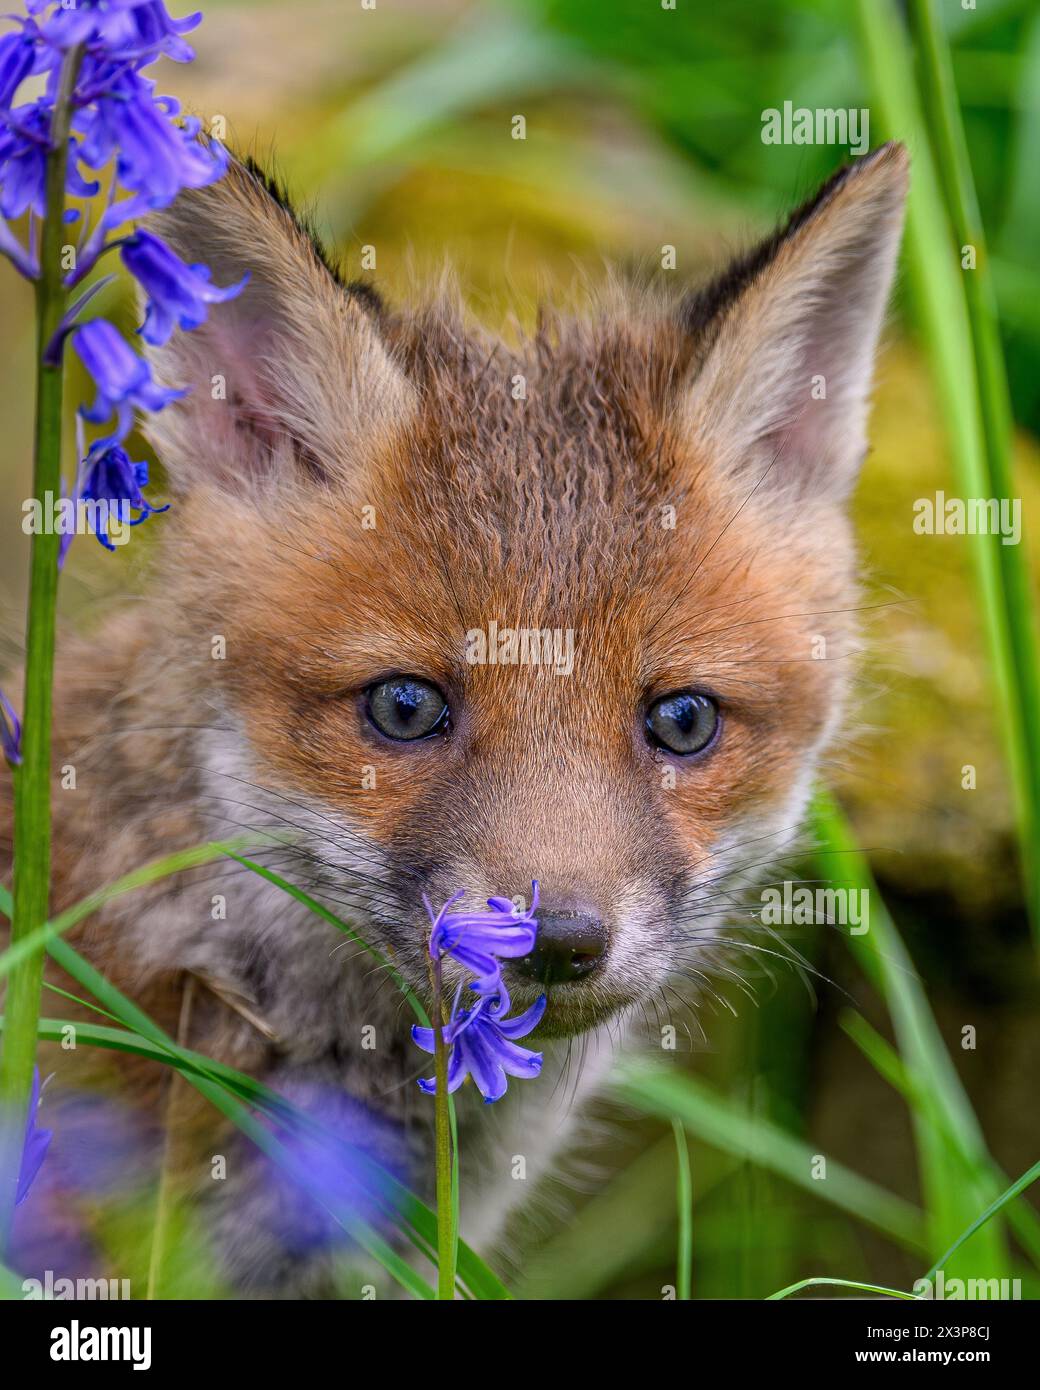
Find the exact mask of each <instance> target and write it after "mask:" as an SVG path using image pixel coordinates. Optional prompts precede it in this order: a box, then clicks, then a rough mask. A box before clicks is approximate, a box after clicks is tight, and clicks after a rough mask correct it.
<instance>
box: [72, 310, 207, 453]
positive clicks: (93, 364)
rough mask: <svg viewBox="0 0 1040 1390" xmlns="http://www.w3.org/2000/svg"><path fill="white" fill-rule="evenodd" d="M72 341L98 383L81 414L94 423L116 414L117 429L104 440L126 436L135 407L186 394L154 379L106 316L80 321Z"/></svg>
mask: <svg viewBox="0 0 1040 1390" xmlns="http://www.w3.org/2000/svg"><path fill="white" fill-rule="evenodd" d="M72 343H73V346H74V347H75V349H76V352H77V354H78V355H79V359H80V361H81V362H82V363H83V365H84V367H86V369H87V371H88V372H89V373H90V375H91V376H92V377H93V379H94V384H95V385H96V386H97V398H96V400H95V401H94V404H93V405H92V406H91V407H90V408H89V409H87V408H86V407H84V406H80V414H81V415H82V416H83V418H84V419H85V420H89V421H90V422H91V423H92V424H95V425H99V424H103V423H104V422H105V421H107V420H109V419H111V417H112V415H113V413H115V414H116V416H117V418H118V431H117V433H116V435H115V436H114V437H112V438H107V439H106V440H105V441H103V442H104V443H106V444H107V443H112V442H113V440H122V439H125V438H126V436H127V435H128V434H129V433H130V428H131V426H132V424H133V413H134V410H135V408H140V409H141V410H162V409H163V408H164V407H165V406H167V405H169V403H170V402H171V401H175V400H177V399H179V398H180V397H181V396H184V395H187V392H186V391H174V390H171V389H168V388H166V387H163V386H159V385H158V384H157V383H156V382H154V381H153V380H152V373H151V370H150V368H149V366H148V363H147V362H146V361H145V360H144V358H142V357H138V355H137V353H136V352H134V350H133V348H131V347H130V345H129V344H128V343H127V342H126V340H125V339H124V338H123V337H122V336H121V335H120V334H119V332H118V331H117V330H116V329H115V328H113V326H112V325H111V324H110V323H109V322H108V321H107V320H105V319H91V320H90V322H89V323H84V324H82V325H81V326H80V327H79V328H77V329H76V330H75V332H74V333H73V335H72Z"/></svg>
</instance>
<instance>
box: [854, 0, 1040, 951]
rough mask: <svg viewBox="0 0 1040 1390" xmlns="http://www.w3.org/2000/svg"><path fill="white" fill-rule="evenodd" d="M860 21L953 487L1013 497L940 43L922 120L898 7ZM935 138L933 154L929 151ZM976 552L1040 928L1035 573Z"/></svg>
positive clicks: (1014, 557) (934, 43) (1005, 413)
mask: <svg viewBox="0 0 1040 1390" xmlns="http://www.w3.org/2000/svg"><path fill="white" fill-rule="evenodd" d="M856 16H857V19H858V27H859V35H860V49H861V52H862V55H863V59H864V64H865V68H866V71H867V75H868V77H869V80H870V84H871V87H872V91H873V99H874V105H875V106H876V107H877V109H878V113H879V117H880V121H881V123H882V124H883V126H884V127H885V133H886V134H887V135H894V136H897V137H898V138H899V139H902V140H905V141H906V143H907V145H908V146H909V148H910V151H911V155H912V157H913V171H912V175H911V191H910V202H909V205H908V209H907V224H906V246H907V270H908V278H909V282H910V287H911V290H912V293H913V298H914V303H915V308H916V312H917V317H918V320H919V322H920V325H921V329H922V340H923V343H924V347H925V350H926V352H927V353H928V356H929V358H930V360H931V369H932V374H933V377H934V379H935V384H936V389H937V391H938V393H939V397H940V405H941V409H942V415H943V419H944V420H945V422H946V427H947V432H948V436H949V441H950V452H951V456H952V462H953V465H954V469H955V471H956V477H957V486H958V489H959V490H960V494H961V496H963V497H997V498H999V497H1002V496H1003V497H1007V496H1009V490H1010V487H1011V476H1010V460H1009V452H1008V441H1009V435H1010V411H1009V407H1008V403H1007V382H1006V379H1005V377H1004V368H1003V361H1002V358H1001V355H1000V344H999V339H998V338H997V334H996V318H995V311H994V308H993V300H992V291H991V289H990V282H989V277H988V269H987V265H986V258H985V248H984V245H983V241H982V233H981V226H980V223H979V219H978V213H977V208H975V200H974V194H973V192H972V191H971V175H970V169H969V167H968V164H967V155H966V153H965V152H964V149H963V132H962V131H961V130H960V118H959V114H958V113H957V110H956V100H955V94H954V92H953V86H952V77H951V76H950V74H949V72H948V70H946V71H944V70H943V68H944V62H943V54H944V52H945V50H944V48H943V46H942V39H941V36H939V34H938V32H937V30H936V28H935V26H934V22H933V23H931V24H929V23H928V18H927V16H922V18H921V20H920V21H919V22H920V23H921V24H922V26H923V27H922V29H921V35H922V38H921V42H922V53H921V58H922V68H923V72H924V74H925V83H924V88H925V90H924V96H925V103H926V106H927V108H928V111H929V120H928V121H927V122H926V120H925V118H924V116H923V115H922V111H921V107H920V104H919V103H918V100H917V97H916V83H915V75H914V67H913V62H912V58H911V53H910V45H909V42H908V38H907V33H906V30H905V28H904V26H903V24H902V21H901V20H900V17H899V15H898V13H897V11H896V8H895V6H894V4H893V3H892V0H858V3H857V5H856ZM932 139H934V141H935V146H936V155H937V159H936V158H933V155H932V151H931V148H930V140H932ZM940 173H941V177H940ZM947 199H948V200H949V208H948V207H947ZM951 222H952V224H953V225H952V226H951ZM969 242H970V243H971V244H972V245H973V246H975V248H976V251H977V265H976V269H975V270H973V271H971V270H962V269H961V268H960V252H959V247H960V246H961V245H965V244H968V243H969ZM971 549H972V555H973V559H974V562H975V568H976V580H977V584H978V588H979V595H980V601H981V606H982V611H983V616H984V620H985V628H986V635H987V639H988V642H989V649H990V657H991V662H992V669H993V675H994V680H995V683H996V686H997V694H998V698H999V702H1000V714H1001V717H1000V720H999V723H1000V728H1001V731H1002V733H1003V736H1004V742H1005V748H1006V750H1007V759H1008V765H1009V768H1010V771H1011V782H1012V791H1013V794H1014V798H1015V812H1016V820H1017V822H1018V826H1019V834H1020V840H1021V852H1022V864H1023V870H1024V875H1025V878H1026V901H1027V907H1028V909H1029V913H1030V916H1031V919H1032V921H1033V925H1034V929H1035V930H1036V931H1038V932H1040V848H1038V845H1037V837H1038V833H1040V821H1038V817H1040V729H1038V728H1037V727H1036V709H1037V707H1038V703H1040V675H1038V669H1040V668H1038V659H1037V653H1036V640H1035V635H1034V629H1033V628H1032V625H1031V622H1032V619H1031V612H1030V609H1031V601H1030V597H1029V578H1028V575H1027V573H1026V571H1025V556H1024V555H1022V554H1020V553H1019V552H1020V550H1021V549H1022V547H1020V546H1006V545H1003V544H1001V538H1000V536H999V535H977V536H974V537H972V546H971Z"/></svg>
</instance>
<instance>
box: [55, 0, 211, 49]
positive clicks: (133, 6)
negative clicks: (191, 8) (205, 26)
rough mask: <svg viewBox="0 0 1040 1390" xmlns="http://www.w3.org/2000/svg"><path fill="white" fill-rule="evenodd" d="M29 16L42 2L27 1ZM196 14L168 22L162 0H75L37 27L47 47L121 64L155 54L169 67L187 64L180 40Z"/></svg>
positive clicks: (198, 19)
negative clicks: (98, 54)
mask: <svg viewBox="0 0 1040 1390" xmlns="http://www.w3.org/2000/svg"><path fill="white" fill-rule="evenodd" d="M28 8H29V10H30V12H33V13H40V11H42V10H43V9H45V8H46V4H45V3H43V2H42V0H35V4H34V3H33V0H30V3H29V6H28ZM201 20H202V14H201V12H198V13H196V14H191V15H185V17H184V18H183V19H173V18H171V16H170V15H169V14H168V13H167V12H166V6H165V5H164V4H163V0H79V3H78V4H77V5H75V6H74V7H72V8H70V9H64V8H59V9H58V10H56V11H55V12H54V14H53V15H52V16H51V17H50V19H48V20H47V22H46V23H45V24H44V26H43V34H44V37H45V38H46V39H47V41H48V42H49V43H52V44H54V45H55V47H58V48H65V49H67V48H71V47H73V46H74V45H75V44H86V45H87V48H88V51H89V50H91V49H94V50H97V49H100V50H102V51H103V52H104V53H105V54H106V56H108V57H111V58H118V59H120V60H121V61H123V62H151V61H152V60H153V59H154V58H155V57H157V56H158V55H159V54H162V55H163V56H164V57H166V58H172V59H173V60H174V62H178V63H190V62H191V60H192V58H194V56H195V53H194V50H193V49H192V48H191V46H190V45H189V44H187V43H185V41H184V39H183V38H182V35H184V34H187V33H189V32H190V31H191V30H192V29H194V28H195V27H196V26H197V25H198V24H199V23H201Z"/></svg>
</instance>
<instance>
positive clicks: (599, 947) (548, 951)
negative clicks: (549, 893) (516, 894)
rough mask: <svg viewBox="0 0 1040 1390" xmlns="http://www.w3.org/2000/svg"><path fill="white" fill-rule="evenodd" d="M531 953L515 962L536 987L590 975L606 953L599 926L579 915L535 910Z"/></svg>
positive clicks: (599, 924)
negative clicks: (536, 923)
mask: <svg viewBox="0 0 1040 1390" xmlns="http://www.w3.org/2000/svg"><path fill="white" fill-rule="evenodd" d="M535 915H536V917H537V920H538V935H537V936H536V938H535V943H534V950H533V951H532V952H531V954H530V955H529V956H524V957H523V958H522V959H520V960H518V961H517V962H516V968H517V969H518V970H519V971H520V973H521V974H522V975H527V976H528V977H529V978H530V979H532V980H537V981H538V982H539V983H540V984H545V985H554V984H562V983H563V982H564V981H565V980H580V979H582V978H584V976H586V975H591V973H592V972H593V970H595V969H596V967H597V966H598V965H599V964H600V963H601V961H602V960H603V957H604V954H605V953H606V949H607V932H606V928H605V927H604V926H603V923H602V922H597V921H596V919H595V918H594V917H590V916H587V915H586V914H585V913H583V912H566V911H561V912H553V911H551V910H549V909H548V908H546V909H539V911H538V912H537V913H536V914H535Z"/></svg>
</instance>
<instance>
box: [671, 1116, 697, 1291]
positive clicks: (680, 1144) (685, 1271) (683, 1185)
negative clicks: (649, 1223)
mask: <svg viewBox="0 0 1040 1390" xmlns="http://www.w3.org/2000/svg"><path fill="white" fill-rule="evenodd" d="M672 1131H673V1133H674V1134H675V1158H676V1175H675V1200H676V1204H677V1207H678V1227H679V1239H678V1249H677V1251H676V1261H675V1296H676V1298H679V1299H682V1300H683V1301H684V1302H688V1301H689V1299H690V1297H691V1294H690V1290H691V1288H692V1287H693V1181H692V1178H691V1175H690V1143H689V1140H688V1139H687V1137H686V1130H685V1129H684V1128H683V1124H682V1121H681V1120H680V1119H677V1118H674V1117H673V1119H672Z"/></svg>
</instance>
